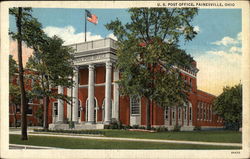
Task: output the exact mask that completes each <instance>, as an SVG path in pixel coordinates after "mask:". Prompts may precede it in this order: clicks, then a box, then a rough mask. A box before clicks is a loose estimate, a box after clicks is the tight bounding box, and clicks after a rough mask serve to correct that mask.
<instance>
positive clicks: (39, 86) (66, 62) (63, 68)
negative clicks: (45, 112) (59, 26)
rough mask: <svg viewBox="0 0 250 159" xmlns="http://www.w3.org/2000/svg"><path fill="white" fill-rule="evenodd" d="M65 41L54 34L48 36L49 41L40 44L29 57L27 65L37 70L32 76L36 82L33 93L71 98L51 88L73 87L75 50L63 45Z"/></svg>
mask: <svg viewBox="0 0 250 159" xmlns="http://www.w3.org/2000/svg"><path fill="white" fill-rule="evenodd" d="M62 44H63V41H62V40H61V39H60V38H58V37H57V36H54V37H52V38H49V37H47V43H44V44H42V45H41V46H39V50H37V51H36V52H34V56H32V57H30V58H29V61H28V63H27V67H28V68H29V69H32V70H34V71H35V73H34V74H32V75H31V76H30V78H33V80H34V81H37V82H35V84H34V86H33V93H35V94H36V95H37V96H40V97H43V96H49V97H54V98H60V99H63V100H65V101H69V100H70V99H69V98H68V97H67V96H64V95H63V94H57V93H54V92H53V91H51V88H55V87H57V86H59V85H60V86H64V87H71V86H72V84H73V82H72V81H71V77H72V75H73V66H72V60H73V56H72V55H71V53H72V52H73V50H72V49H71V48H69V47H66V46H62Z"/></svg>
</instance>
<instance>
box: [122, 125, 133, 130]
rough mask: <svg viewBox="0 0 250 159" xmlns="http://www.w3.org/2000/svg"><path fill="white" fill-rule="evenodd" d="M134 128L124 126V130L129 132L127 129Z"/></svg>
mask: <svg viewBox="0 0 250 159" xmlns="http://www.w3.org/2000/svg"><path fill="white" fill-rule="evenodd" d="M131 128H132V127H131V126H130V125H125V126H124V129H125V130H127V129H131Z"/></svg>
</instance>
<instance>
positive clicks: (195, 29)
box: [194, 25, 201, 33]
mask: <svg viewBox="0 0 250 159" xmlns="http://www.w3.org/2000/svg"><path fill="white" fill-rule="evenodd" d="M194 31H196V32H197V33H199V32H201V29H200V27H199V26H198V25H196V26H194Z"/></svg>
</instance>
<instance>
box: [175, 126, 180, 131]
mask: <svg viewBox="0 0 250 159" xmlns="http://www.w3.org/2000/svg"><path fill="white" fill-rule="evenodd" d="M180 130H181V126H180V125H175V126H174V129H173V131H180Z"/></svg>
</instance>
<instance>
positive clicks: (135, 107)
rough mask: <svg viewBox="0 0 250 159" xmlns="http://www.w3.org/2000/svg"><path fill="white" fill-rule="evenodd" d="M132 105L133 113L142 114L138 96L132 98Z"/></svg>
mask: <svg viewBox="0 0 250 159" xmlns="http://www.w3.org/2000/svg"><path fill="white" fill-rule="evenodd" d="M130 107H131V115H139V114H140V98H139V97H138V96H134V97H131V98H130Z"/></svg>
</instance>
